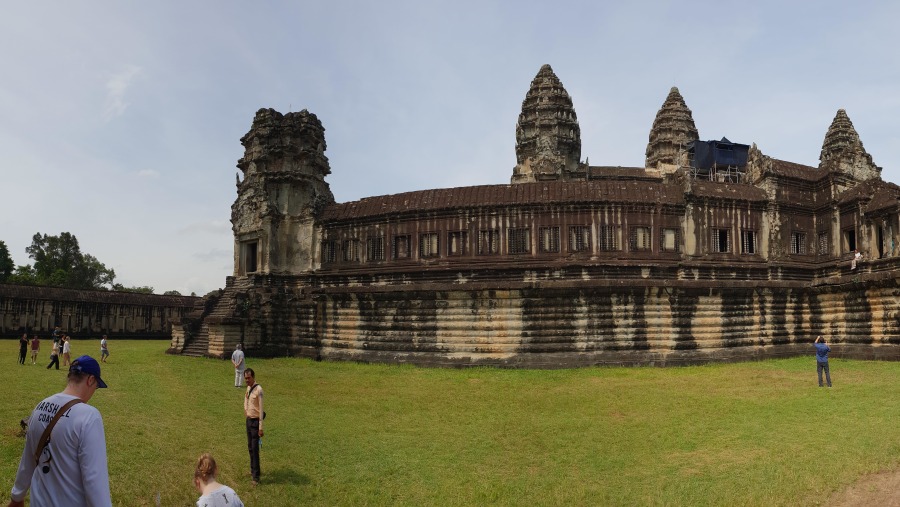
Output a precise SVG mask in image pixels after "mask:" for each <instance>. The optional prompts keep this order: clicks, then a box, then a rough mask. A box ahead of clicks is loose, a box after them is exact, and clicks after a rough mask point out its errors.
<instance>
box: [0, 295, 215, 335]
mask: <svg viewBox="0 0 900 507" xmlns="http://www.w3.org/2000/svg"><path fill="white" fill-rule="evenodd" d="M196 299H197V298H195V297H190V296H158V295H153V294H135V293H130V292H115V291H87V290H73V289H61V288H57V287H32V286H25V285H9V284H0V337H16V336H20V335H21V334H22V333H23V332H26V331H27V332H28V333H29V334H38V335H40V336H46V335H48V334H50V333H51V332H52V331H53V328H54V327H55V326H59V327H60V329H61V330H62V331H64V332H66V333H68V334H70V335H72V336H73V337H76V338H81V337H99V335H101V334H108V335H110V336H115V337H116V338H158V339H168V338H169V337H170V332H171V322H172V321H173V320H175V319H178V318H181V317H182V316H184V315H185V314H186V313H187V312H188V311H190V309H191V308H192V306H193V304H194V301H195V300H196Z"/></svg>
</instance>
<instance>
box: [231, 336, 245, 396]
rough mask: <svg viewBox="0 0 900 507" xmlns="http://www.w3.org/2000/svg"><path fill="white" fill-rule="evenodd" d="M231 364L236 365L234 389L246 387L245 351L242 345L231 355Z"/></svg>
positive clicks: (238, 345)
mask: <svg viewBox="0 0 900 507" xmlns="http://www.w3.org/2000/svg"><path fill="white" fill-rule="evenodd" d="M231 364H233V365H234V387H244V367H245V365H244V351H243V350H241V344H240V343H238V344H237V348H236V349H235V350H234V352H232V353H231Z"/></svg>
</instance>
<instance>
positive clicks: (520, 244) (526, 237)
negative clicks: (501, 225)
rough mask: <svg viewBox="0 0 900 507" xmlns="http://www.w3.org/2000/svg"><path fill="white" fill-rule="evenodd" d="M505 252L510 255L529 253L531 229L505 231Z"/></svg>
mask: <svg viewBox="0 0 900 507" xmlns="http://www.w3.org/2000/svg"><path fill="white" fill-rule="evenodd" d="M506 241H507V251H508V252H509V253H510V254H526V253H529V252H531V229H509V230H508V231H506Z"/></svg>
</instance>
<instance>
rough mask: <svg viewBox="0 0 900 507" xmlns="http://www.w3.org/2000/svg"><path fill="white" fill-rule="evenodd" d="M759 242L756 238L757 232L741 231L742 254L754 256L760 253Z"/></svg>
mask: <svg viewBox="0 0 900 507" xmlns="http://www.w3.org/2000/svg"><path fill="white" fill-rule="evenodd" d="M758 250H759V242H758V241H757V238H756V231H748V230H742V231H741V253H742V254H747V255H752V254H755V253H758Z"/></svg>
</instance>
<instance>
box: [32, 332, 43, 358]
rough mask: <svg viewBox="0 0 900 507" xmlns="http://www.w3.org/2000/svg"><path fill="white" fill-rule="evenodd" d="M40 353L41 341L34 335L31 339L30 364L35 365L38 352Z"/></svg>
mask: <svg viewBox="0 0 900 507" xmlns="http://www.w3.org/2000/svg"><path fill="white" fill-rule="evenodd" d="M40 351H41V339H40V338H39V337H38V335H34V338H32V339H31V364H36V363H37V356H38V352H40Z"/></svg>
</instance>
